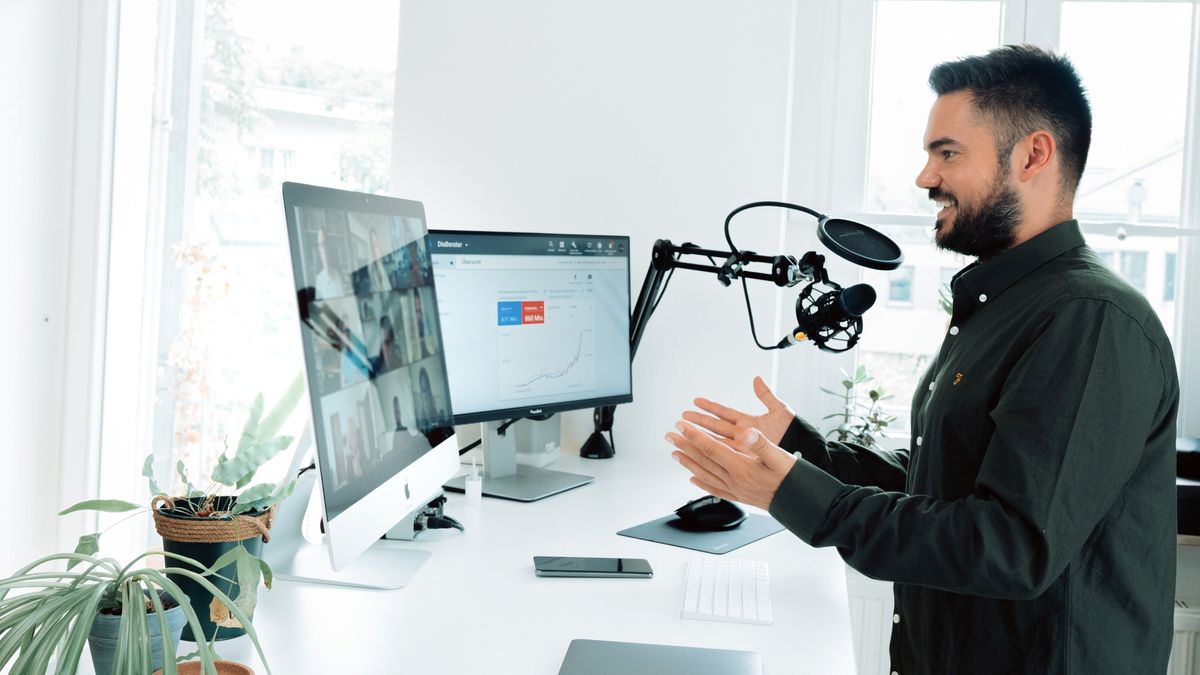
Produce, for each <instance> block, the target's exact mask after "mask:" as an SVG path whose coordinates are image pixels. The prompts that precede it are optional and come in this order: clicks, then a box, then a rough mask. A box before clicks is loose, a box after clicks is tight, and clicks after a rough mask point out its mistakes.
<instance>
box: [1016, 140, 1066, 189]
mask: <svg viewBox="0 0 1200 675" xmlns="http://www.w3.org/2000/svg"><path fill="white" fill-rule="evenodd" d="M1057 159H1058V144H1057V143H1056V142H1055V141H1054V136H1052V135H1051V134H1050V132H1049V131H1046V130H1044V129H1039V130H1038V131H1035V132H1033V133H1031V134H1029V135H1028V136H1026V137H1025V138H1022V139H1021V140H1020V141H1018V142H1017V144H1016V145H1015V146H1013V158H1012V160H1013V162H1012V163H1013V166H1015V167H1016V179H1017V180H1019V181H1021V182H1023V183H1024V182H1029V181H1031V180H1034V179H1035V178H1037V177H1039V176H1041V175H1042V174H1043V173H1045V172H1046V171H1047V170H1049V169H1050V167H1051V166H1053V165H1054V164H1055V163H1056V162H1057Z"/></svg>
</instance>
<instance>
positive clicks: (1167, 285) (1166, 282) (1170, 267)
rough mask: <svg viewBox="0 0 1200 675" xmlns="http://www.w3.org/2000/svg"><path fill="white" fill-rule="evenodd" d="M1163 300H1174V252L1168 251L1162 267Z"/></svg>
mask: <svg viewBox="0 0 1200 675" xmlns="http://www.w3.org/2000/svg"><path fill="white" fill-rule="evenodd" d="M1163 302H1175V254H1174V253H1168V254H1167V258H1166V264H1165V266H1164V269H1163Z"/></svg>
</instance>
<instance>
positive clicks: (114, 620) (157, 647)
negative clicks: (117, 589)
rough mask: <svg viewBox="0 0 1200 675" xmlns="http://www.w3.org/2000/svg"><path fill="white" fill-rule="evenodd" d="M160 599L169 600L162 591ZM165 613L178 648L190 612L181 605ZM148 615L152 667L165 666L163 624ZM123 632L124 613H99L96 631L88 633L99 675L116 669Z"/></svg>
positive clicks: (108, 673)
mask: <svg viewBox="0 0 1200 675" xmlns="http://www.w3.org/2000/svg"><path fill="white" fill-rule="evenodd" d="M159 598H160V599H162V600H163V601H164V602H165V601H166V598H165V597H164V595H163V594H162V593H159ZM164 615H165V616H166V617H167V628H168V629H169V630H170V631H171V640H172V641H173V642H174V643H175V646H176V648H177V649H178V647H179V638H180V633H181V632H182V631H183V626H184V624H186V623H187V615H185V614H184V613H183V608H182V607H180V606H179V605H176V606H174V607H172V608H171V609H168V610H166V612H164ZM146 618H147V619H148V621H147V622H146V624H147V627H148V628H149V639H150V663H151V666H150V667H151V668H162V667H163V645H162V626H160V625H159V623H158V616H157V615H156V614H150V615H149V616H147V617H146ZM120 632H121V616H120V615H119V614H97V615H96V620H95V621H93V622H92V630H91V632H90V633H88V651H90V652H91V653H92V665H93V667H94V668H95V669H96V675H110V673H112V672H113V664H114V663H116V660H117V637H118V635H120Z"/></svg>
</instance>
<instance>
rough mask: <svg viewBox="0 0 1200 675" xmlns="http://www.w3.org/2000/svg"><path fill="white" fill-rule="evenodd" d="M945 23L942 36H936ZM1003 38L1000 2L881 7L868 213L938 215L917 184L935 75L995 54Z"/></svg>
mask: <svg viewBox="0 0 1200 675" xmlns="http://www.w3.org/2000/svg"><path fill="white" fill-rule="evenodd" d="M939 26H940V27H942V29H939V30H936V39H932V38H930V37H929V36H930V35H933V33H931V31H932V30H933V29H934V27H939ZM950 27H952V28H950ZM999 39H1000V3H999V2H931V1H927V2H907V1H891V0H884V1H881V2H876V3H875V47H874V63H873V65H872V70H871V131H870V134H871V136H870V145H869V150H868V152H869V153H870V157H869V160H868V171H867V186H866V203H865V204H864V207H865V209H866V210H867V211H884V212H891V213H933V212H934V211H935V210H936V209H935V208H934V207H933V203H932V202H930V201H929V198H928V195H927V193H926V192H925V191H923V190H919V189H917V187H916V185H914V181H915V180H916V177H917V172H918V171H920V170H921V167H922V166H923V165H924V164H925V159H924V154H925V153H924V150H923V149H922V147H921V140H922V137H923V136H924V134H925V123H926V121H927V119H928V117H929V107H930V106H931V105H933V100H934V98H935V97H934V95H933V92H932V91H930V89H929V84H928V79H929V71H930V70H931V69H932V68H933V67H934V66H935V65H937V64H939V63H941V62H943V61H949V60H951V59H956V58H960V57H963V56H969V55H972V54H982V53H984V52H986V51H988V50H989V49H993V48H995V47H997V46H998V45H999Z"/></svg>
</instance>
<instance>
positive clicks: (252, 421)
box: [237, 393, 264, 453]
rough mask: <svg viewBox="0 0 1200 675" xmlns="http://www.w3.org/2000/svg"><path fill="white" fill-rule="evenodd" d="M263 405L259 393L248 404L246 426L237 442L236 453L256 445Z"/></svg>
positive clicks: (261, 396)
mask: <svg viewBox="0 0 1200 675" xmlns="http://www.w3.org/2000/svg"><path fill="white" fill-rule="evenodd" d="M263 405H264V402H263V395H262V394H261V393H260V394H259V395H258V396H255V397H254V402H253V403H251V404H250V415H249V417H247V418H246V424H245V426H243V427H242V437H241V438H240V439H239V440H238V446H237V451H238V453H241V452H242V450H245V449H246V448H249V447H251V446H253V445H257V444H258V423H259V421H260V420H261V419H262V413H263Z"/></svg>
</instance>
